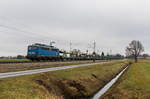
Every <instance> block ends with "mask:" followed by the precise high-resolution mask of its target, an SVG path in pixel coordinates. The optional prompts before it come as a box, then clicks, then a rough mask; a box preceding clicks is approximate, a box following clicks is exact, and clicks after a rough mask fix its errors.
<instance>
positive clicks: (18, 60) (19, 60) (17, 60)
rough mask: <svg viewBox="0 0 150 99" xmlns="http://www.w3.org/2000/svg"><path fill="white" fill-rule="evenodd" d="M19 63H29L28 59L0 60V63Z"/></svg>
mask: <svg viewBox="0 0 150 99" xmlns="http://www.w3.org/2000/svg"><path fill="white" fill-rule="evenodd" d="M14 61H15V62H21V61H30V60H28V59H0V62H14Z"/></svg>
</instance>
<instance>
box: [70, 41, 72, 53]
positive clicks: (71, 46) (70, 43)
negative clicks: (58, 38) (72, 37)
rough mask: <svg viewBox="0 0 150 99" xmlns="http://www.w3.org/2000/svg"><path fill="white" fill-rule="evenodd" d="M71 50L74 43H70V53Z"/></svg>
mask: <svg viewBox="0 0 150 99" xmlns="http://www.w3.org/2000/svg"><path fill="white" fill-rule="evenodd" d="M71 50H72V43H71V41H70V52H71Z"/></svg>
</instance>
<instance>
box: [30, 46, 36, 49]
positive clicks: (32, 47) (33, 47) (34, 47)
mask: <svg viewBox="0 0 150 99" xmlns="http://www.w3.org/2000/svg"><path fill="white" fill-rule="evenodd" d="M33 49H37V47H36V46H29V50H33Z"/></svg>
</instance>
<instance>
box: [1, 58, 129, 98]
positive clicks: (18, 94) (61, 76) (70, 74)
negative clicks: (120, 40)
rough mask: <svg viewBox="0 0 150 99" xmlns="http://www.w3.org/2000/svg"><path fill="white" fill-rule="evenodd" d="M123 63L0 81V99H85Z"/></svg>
mask: <svg viewBox="0 0 150 99" xmlns="http://www.w3.org/2000/svg"><path fill="white" fill-rule="evenodd" d="M127 63H128V62H127V61H115V62H111V63H105V64H99V65H93V66H87V67H79V68H73V69H67V70H61V71H55V72H48V73H40V74H35V75H29V76H20V77H14V78H7V79H1V80H0V99H72V98H74V99H88V98H90V97H91V96H92V95H94V94H95V93H96V92H97V91H98V90H99V89H100V88H102V87H103V86H104V85H105V84H106V83H107V82H108V81H109V80H111V79H112V78H113V77H114V76H115V75H117V73H119V72H120V71H121V70H122V69H123V68H124V67H125V66H126V64H127Z"/></svg>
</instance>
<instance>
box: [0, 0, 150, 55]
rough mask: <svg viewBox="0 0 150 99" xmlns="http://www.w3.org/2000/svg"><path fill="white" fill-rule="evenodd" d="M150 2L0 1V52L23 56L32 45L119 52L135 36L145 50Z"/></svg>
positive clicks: (149, 35) (149, 32)
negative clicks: (93, 45) (93, 44)
mask: <svg viewBox="0 0 150 99" xmlns="http://www.w3.org/2000/svg"><path fill="white" fill-rule="evenodd" d="M149 5H150V0H0V56H10V55H17V54H23V55H26V51H27V46H28V45H29V44H33V43H36V42H38V43H45V44H49V42H50V41H55V42H56V46H57V47H58V48H61V49H65V50H69V42H70V41H71V42H72V48H77V49H81V50H82V51H86V50H87V49H88V50H92V49H91V48H89V45H92V43H93V41H94V40H95V41H96V45H97V46H96V48H97V50H99V52H102V51H104V52H105V53H107V52H110V50H112V54H115V53H121V54H124V53H125V47H126V46H127V45H128V43H129V42H131V40H140V41H141V42H142V43H143V45H144V47H145V53H149V54H150V44H149V43H150V6H149Z"/></svg>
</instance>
